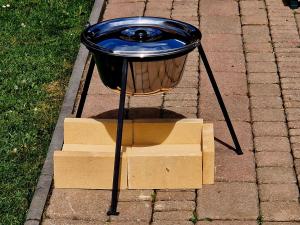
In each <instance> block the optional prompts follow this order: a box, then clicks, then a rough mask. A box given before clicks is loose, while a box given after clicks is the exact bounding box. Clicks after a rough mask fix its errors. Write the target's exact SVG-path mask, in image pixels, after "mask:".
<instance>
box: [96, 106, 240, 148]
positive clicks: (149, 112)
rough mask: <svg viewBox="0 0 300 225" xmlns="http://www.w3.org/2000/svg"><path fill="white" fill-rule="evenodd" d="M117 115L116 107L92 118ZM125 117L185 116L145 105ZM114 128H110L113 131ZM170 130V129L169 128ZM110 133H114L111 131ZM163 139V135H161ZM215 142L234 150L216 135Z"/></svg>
mask: <svg viewBox="0 0 300 225" xmlns="http://www.w3.org/2000/svg"><path fill="white" fill-rule="evenodd" d="M117 115H118V109H113V110H109V111H106V112H103V113H101V114H98V115H96V116H93V117H92V118H94V119H117ZM125 118H126V119H133V118H134V119H161V118H164V119H174V120H177V119H178V120H180V119H184V118H186V117H185V116H184V115H182V114H180V113H177V112H174V111H171V110H162V109H159V108H146V107H138V108H130V109H127V110H126V115H125ZM114 130H115V129H112V130H111V131H110V133H111V132H112V131H114ZM169 132H171V130H169ZM111 135H113V136H114V135H115V134H113V133H111ZM165 138H166V137H165ZM162 139H164V137H162ZM214 140H215V142H217V143H219V144H221V145H223V146H224V147H226V148H228V149H230V150H232V151H233V152H235V151H236V149H235V147H233V146H232V145H230V144H228V143H226V142H225V141H223V140H221V139H219V138H218V137H214Z"/></svg>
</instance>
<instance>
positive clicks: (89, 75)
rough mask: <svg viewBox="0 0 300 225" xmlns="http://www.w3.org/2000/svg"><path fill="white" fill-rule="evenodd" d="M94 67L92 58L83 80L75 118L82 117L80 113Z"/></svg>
mask: <svg viewBox="0 0 300 225" xmlns="http://www.w3.org/2000/svg"><path fill="white" fill-rule="evenodd" d="M94 67H95V60H94V58H93V56H92V58H91V62H90V66H89V69H88V72H87V74H86V78H85V82H84V86H83V89H82V93H81V97H80V101H79V104H78V109H77V113H76V118H80V117H81V115H82V111H83V108H84V103H85V100H86V96H87V94H88V90H89V87H90V83H91V80H92V76H93V71H94Z"/></svg>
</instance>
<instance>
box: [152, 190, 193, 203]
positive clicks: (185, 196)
mask: <svg viewBox="0 0 300 225" xmlns="http://www.w3.org/2000/svg"><path fill="white" fill-rule="evenodd" d="M195 197H196V193H195V192H194V191H171V190H170V191H159V190H158V191H157V193H156V198H155V199H156V201H170V200H173V201H193V200H195Z"/></svg>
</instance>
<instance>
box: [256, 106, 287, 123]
mask: <svg viewBox="0 0 300 225" xmlns="http://www.w3.org/2000/svg"><path fill="white" fill-rule="evenodd" d="M251 111H252V121H285V115H284V110H283V109H269V108H267V109H258V108H256V109H252V110H251Z"/></svg>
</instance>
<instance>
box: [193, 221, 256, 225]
mask: <svg viewBox="0 0 300 225" xmlns="http://www.w3.org/2000/svg"><path fill="white" fill-rule="evenodd" d="M196 225H257V223H256V222H255V221H219V220H215V221H199V222H198V223H196Z"/></svg>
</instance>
